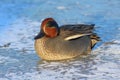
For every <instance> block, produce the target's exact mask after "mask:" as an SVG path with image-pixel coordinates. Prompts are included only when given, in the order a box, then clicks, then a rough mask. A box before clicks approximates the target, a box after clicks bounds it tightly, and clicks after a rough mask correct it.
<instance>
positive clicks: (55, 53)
mask: <svg viewBox="0 0 120 80" xmlns="http://www.w3.org/2000/svg"><path fill="white" fill-rule="evenodd" d="M47 20H48V21H46V19H45V20H44V21H46V23H47V22H49V21H53V22H54V20H53V19H52V18H48V19H47ZM43 23H44V22H43ZM44 24H45V23H44ZM42 25H43V24H42ZM43 26H44V25H43ZM49 26H55V24H52V25H51V24H50V25H49ZM41 27H42V26H41ZM44 27H45V26H44ZM44 27H42V28H41V29H42V30H41V32H40V33H39V34H38V35H37V36H36V37H35V50H36V52H37V54H38V55H39V56H40V57H41V58H42V59H45V60H63V59H69V58H74V57H78V56H81V55H84V54H89V53H90V51H91V49H92V48H93V47H94V45H95V44H96V43H97V42H98V41H99V37H98V36H97V35H96V34H95V33H93V32H92V31H93V29H94V26H93V25H84V24H77V25H63V26H61V27H57V28H56V26H55V27H49V28H51V29H53V28H55V29H56V30H53V32H50V34H52V33H54V32H55V31H56V35H55V36H54V35H50V36H49V35H46V34H47V33H46V32H45V31H48V30H45V28H44ZM57 29H58V30H57ZM48 33H49V32H48ZM54 34H55V33H54Z"/></svg>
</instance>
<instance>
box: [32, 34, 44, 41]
mask: <svg viewBox="0 0 120 80" xmlns="http://www.w3.org/2000/svg"><path fill="white" fill-rule="evenodd" d="M43 36H44V33H42V32H39V33H38V35H36V36H35V37H34V39H35V40H36V39H40V38H42V37H43Z"/></svg>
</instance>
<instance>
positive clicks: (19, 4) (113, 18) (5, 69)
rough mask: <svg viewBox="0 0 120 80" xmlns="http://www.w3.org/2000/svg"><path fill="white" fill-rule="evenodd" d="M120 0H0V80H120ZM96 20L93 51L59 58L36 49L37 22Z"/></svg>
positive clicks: (59, 22) (92, 21) (90, 21)
mask: <svg viewBox="0 0 120 80" xmlns="http://www.w3.org/2000/svg"><path fill="white" fill-rule="evenodd" d="M119 4H120V1H119V0H96V1H88V0H87V1H85V0H80V1H78V0H60V1H58V0H56V1H51V0H29V1H28V0H19V1H18V0H13V1H12V0H3V1H0V7H1V8H0V12H1V13H0V80H120V10H119V9H120V5H119ZM46 17H53V18H55V20H56V21H57V22H58V24H59V25H62V24H69V23H71V24H76V23H86V24H93V23H94V24H96V26H95V28H96V30H95V32H97V33H98V34H99V35H100V37H101V39H102V41H101V42H100V43H99V44H97V45H96V47H95V48H94V49H93V51H92V54H91V55H89V56H87V57H83V58H79V59H71V60H66V61H59V62H49V61H44V60H41V59H40V58H39V57H38V56H37V55H36V52H35V51H34V36H35V35H36V34H37V33H38V32H39V30H40V22H41V20H43V19H44V18H46Z"/></svg>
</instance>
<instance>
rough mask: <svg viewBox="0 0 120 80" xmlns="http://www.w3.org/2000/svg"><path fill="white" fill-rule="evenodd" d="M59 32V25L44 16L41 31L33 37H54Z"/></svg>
mask: <svg viewBox="0 0 120 80" xmlns="http://www.w3.org/2000/svg"><path fill="white" fill-rule="evenodd" d="M58 34H59V27H58V24H57V22H56V21H55V20H54V19H53V18H46V19H44V20H43V21H42V24H41V31H40V32H39V34H38V35H37V36H36V37H35V39H39V38H41V37H43V36H46V37H49V38H54V37H56V36H57V35H58Z"/></svg>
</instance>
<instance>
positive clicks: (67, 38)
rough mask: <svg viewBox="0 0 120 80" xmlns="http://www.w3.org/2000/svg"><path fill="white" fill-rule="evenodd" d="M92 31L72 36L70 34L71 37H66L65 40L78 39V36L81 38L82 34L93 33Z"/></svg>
mask: <svg viewBox="0 0 120 80" xmlns="http://www.w3.org/2000/svg"><path fill="white" fill-rule="evenodd" d="M91 34H92V33H88V34H76V35H72V36H69V37H66V38H65V39H64V40H66V41H67V40H71V39H76V38H79V37H82V36H86V35H91Z"/></svg>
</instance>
